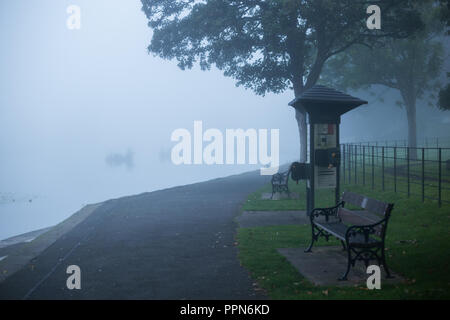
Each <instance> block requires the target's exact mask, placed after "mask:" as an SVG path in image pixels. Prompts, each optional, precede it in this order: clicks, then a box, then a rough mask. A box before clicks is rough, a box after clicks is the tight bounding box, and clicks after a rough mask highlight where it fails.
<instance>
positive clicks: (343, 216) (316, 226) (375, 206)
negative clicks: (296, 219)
mask: <svg viewBox="0 0 450 320" xmlns="http://www.w3.org/2000/svg"><path fill="white" fill-rule="evenodd" d="M341 200H342V201H341V202H340V203H339V204H338V205H337V206H335V207H331V208H316V209H314V210H312V211H311V213H310V214H309V217H310V221H311V232H312V240H311V245H310V246H309V247H308V249H306V250H305V252H311V249H312V247H313V244H314V242H315V241H318V239H319V237H320V236H322V237H324V238H325V239H326V240H327V241H328V239H329V237H330V236H334V237H336V238H338V239H339V240H341V243H342V246H343V248H344V250H345V251H347V270H346V271H345V273H344V275H343V276H342V277H341V278H340V279H339V280H347V275H348V273H349V271H350V268H351V267H352V266H353V267H354V266H355V263H356V261H358V260H359V261H364V264H365V266H366V268H367V267H368V266H369V262H370V261H372V260H375V261H376V262H378V265H380V266H381V265H383V268H384V270H385V271H386V274H387V277H388V278H391V277H392V276H391V274H390V272H389V269H388V267H387V265H386V259H385V252H384V251H385V247H384V245H385V244H384V243H385V242H384V240H385V237H386V230H387V225H388V221H389V217H390V215H391V211H392V209H393V207H394V205H393V204H390V203H384V202H381V201H378V200H374V199H370V198H367V197H365V196H363V195H359V194H356V193H353V192H344V193H343V195H342V199H341ZM346 204H351V205H353V206H356V207H359V208H363V209H364V211H351V210H348V209H346V208H345V207H344V206H345V205H346Z"/></svg>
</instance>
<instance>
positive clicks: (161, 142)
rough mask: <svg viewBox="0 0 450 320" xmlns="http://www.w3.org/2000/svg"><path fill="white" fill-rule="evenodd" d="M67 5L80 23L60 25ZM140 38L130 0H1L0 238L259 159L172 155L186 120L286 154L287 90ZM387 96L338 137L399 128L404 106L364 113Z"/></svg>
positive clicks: (292, 146) (289, 134)
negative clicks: (264, 88) (255, 133)
mask: <svg viewBox="0 0 450 320" xmlns="http://www.w3.org/2000/svg"><path fill="white" fill-rule="evenodd" d="M71 4H76V5H79V6H80V8H81V19H82V20H81V21H82V22H81V23H82V24H81V29H80V30H69V29H68V28H67V27H66V19H67V17H68V14H67V13H66V9H67V7H68V6H69V5H71ZM150 39H151V30H150V29H149V28H148V27H147V21H146V18H145V16H144V14H143V12H141V3H140V1H139V0H126V1H124V0H108V1H106V0H84V1H83V0H70V1H66V0H60V1H55V0H34V1H28V0H14V1H13V0H10V1H2V2H1V3H0V41H1V46H2V50H1V51H0V70H1V73H0V155H1V156H0V239H4V238H7V237H10V236H13V235H16V234H20V233H24V232H28V231H31V230H35V229H39V228H43V227H47V226H51V225H54V224H57V223H59V222H60V221H62V220H63V219H65V218H67V217H69V216H70V215H71V214H73V213H74V212H75V211H77V210H79V209H80V208H81V207H82V206H83V205H85V204H89V203H96V202H100V201H104V200H107V199H111V198H117V197H121V196H126V195H132V194H138V193H143V192H149V191H153V190H158V189H162V188H168V187H171V186H177V185H183V184H188V183H194V182H198V181H205V180H208V179H212V178H217V177H223V176H227V175H231V174H237V173H240V172H245V171H249V170H256V169H259V168H260V166H259V165H214V166H207V165H191V166H183V165H181V166H175V165H174V164H172V162H171V161H170V150H171V148H172V147H173V145H174V143H173V142H171V140H170V137H171V133H172V132H173V131H174V130H175V129H178V128H186V129H188V130H189V131H191V132H193V124H194V121H195V120H201V121H203V126H204V129H205V130H206V129H208V128H217V129H220V130H223V132H225V129H227V128H229V129H235V128H243V129H248V128H255V129H280V160H281V163H285V162H289V161H292V160H295V159H296V157H297V154H298V150H299V147H298V141H299V139H298V129H297V124H296V121H295V119H294V111H293V109H292V108H290V107H288V106H287V104H288V102H289V101H290V100H292V98H293V93H292V92H291V91H288V92H285V93H283V94H280V95H267V96H265V97H259V96H256V95H255V94H254V93H253V92H251V91H249V90H245V89H244V88H236V87H235V85H234V80H233V79H230V78H225V77H224V76H223V75H222V73H221V72H220V71H218V70H216V69H212V70H211V71H208V72H202V71H200V70H199V68H194V69H193V70H189V71H182V70H180V69H179V68H178V67H177V66H176V63H175V62H173V61H164V60H161V59H160V58H157V57H153V56H152V55H148V54H147V50H146V47H147V46H148V44H149V43H150ZM361 97H362V98H365V99H369V100H370V99H371V98H370V96H361ZM386 103H387V102H386V101H385V102H384V104H379V105H378V106H377V105H375V104H371V105H369V106H366V107H364V109H361V110H362V111H352V112H351V113H349V114H348V115H346V116H345V117H344V118H343V121H342V140H346V139H347V140H358V139H359V138H361V139H362V140H367V139H369V138H372V139H371V140H374V139H377V137H380V139H387V138H404V137H405V136H406V122H405V123H404V124H403V125H400V126H394V125H393V124H394V123H396V122H397V120H398V119H401V121H403V119H404V118H405V116H404V114H403V113H404V110H401V109H399V108H398V110H396V111H395V112H394V114H393V115H391V116H390V117H389V118H387V119H386V118H385V117H381V116H380V117H379V118H384V121H380V122H379V123H374V121H375V120H377V121H378V119H379V118H377V117H376V115H379V114H380V112H379V111H377V110H383V109H382V108H383V107H386V106H385V105H386ZM392 104H393V103H392ZM376 108H379V109H376ZM390 109H393V107H390ZM419 113H420V112H419ZM423 114H430V116H435V117H437V118H439V121H441V122H442V123H443V124H442V126H444V124H445V123H447V125H448V123H449V122H445V121H449V118H448V115H447V114H445V116H442V115H440V114H438V112H437V111H432V112H431V111H428V112H426V111H424V112H423ZM445 117H447V118H445ZM367 118H371V119H372V120H370V121H368V119H367ZM445 119H447V120H445ZM420 123H422V122H420V121H419V126H420V125H421V124H420ZM368 124H371V125H372V127H369V126H368ZM433 133H434V132H431V133H430V134H433ZM438 134H441V132H438Z"/></svg>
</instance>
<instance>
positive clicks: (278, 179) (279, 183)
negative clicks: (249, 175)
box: [271, 167, 291, 199]
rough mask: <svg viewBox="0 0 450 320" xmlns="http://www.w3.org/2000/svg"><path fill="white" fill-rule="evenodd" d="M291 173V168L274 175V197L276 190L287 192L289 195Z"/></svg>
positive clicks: (272, 181)
mask: <svg viewBox="0 0 450 320" xmlns="http://www.w3.org/2000/svg"><path fill="white" fill-rule="evenodd" d="M290 174H291V168H290V167H289V170H287V171H285V172H279V173H276V174H274V175H273V176H272V180H271V183H272V197H271V199H272V198H273V195H274V194H275V192H280V193H281V192H287V194H288V195H289V175H290Z"/></svg>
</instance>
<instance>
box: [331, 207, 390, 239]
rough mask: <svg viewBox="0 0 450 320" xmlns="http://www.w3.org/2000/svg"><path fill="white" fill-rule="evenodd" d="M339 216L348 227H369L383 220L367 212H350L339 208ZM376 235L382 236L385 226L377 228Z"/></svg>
mask: <svg viewBox="0 0 450 320" xmlns="http://www.w3.org/2000/svg"><path fill="white" fill-rule="evenodd" d="M338 216H339V218H341V220H342V222H343V223H345V224H348V225H357V226H367V225H371V224H375V223H377V222H379V221H380V220H381V219H380V217H379V216H378V215H375V214H370V212H366V211H350V210H348V209H345V208H339V211H338ZM375 230H376V235H377V236H381V232H382V231H383V226H382V225H378V226H376V227H375Z"/></svg>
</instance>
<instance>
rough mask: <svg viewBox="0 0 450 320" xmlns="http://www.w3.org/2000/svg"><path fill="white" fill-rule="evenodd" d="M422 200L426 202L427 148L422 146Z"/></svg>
mask: <svg viewBox="0 0 450 320" xmlns="http://www.w3.org/2000/svg"><path fill="white" fill-rule="evenodd" d="M422 202H425V149H424V148H422Z"/></svg>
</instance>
